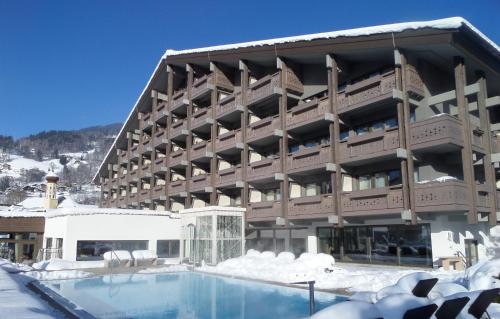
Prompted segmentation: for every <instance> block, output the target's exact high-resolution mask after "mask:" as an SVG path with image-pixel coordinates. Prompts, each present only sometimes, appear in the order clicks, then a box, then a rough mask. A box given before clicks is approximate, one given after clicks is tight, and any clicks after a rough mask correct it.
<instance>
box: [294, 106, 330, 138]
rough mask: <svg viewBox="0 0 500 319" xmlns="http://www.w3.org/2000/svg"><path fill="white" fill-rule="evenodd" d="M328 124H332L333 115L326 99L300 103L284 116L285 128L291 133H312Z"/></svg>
mask: <svg viewBox="0 0 500 319" xmlns="http://www.w3.org/2000/svg"><path fill="white" fill-rule="evenodd" d="M330 122H333V114H332V113H331V112H330V109H329V103H328V98H323V99H313V100H312V101H310V102H306V103H301V104H299V105H297V106H295V107H293V108H292V109H290V110H289V111H288V112H287V114H286V126H287V129H288V131H290V132H291V133H295V132H296V133H302V132H306V131H314V130H315V129H317V128H319V127H321V126H322V124H323V126H324V125H325V124H328V123H330Z"/></svg>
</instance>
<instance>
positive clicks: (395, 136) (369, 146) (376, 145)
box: [339, 128, 399, 166]
mask: <svg viewBox="0 0 500 319" xmlns="http://www.w3.org/2000/svg"><path fill="white" fill-rule="evenodd" d="M398 148H399V133H398V129H397V128H392V129H388V130H380V131H377V132H371V133H367V134H364V135H358V136H351V137H349V138H348V139H347V141H342V142H341V143H340V149H339V151H340V160H341V163H342V164H345V165H353V166H357V165H364V164H368V163H372V162H376V161H380V160H382V159H388V158H395V157H396V154H397V149H398Z"/></svg>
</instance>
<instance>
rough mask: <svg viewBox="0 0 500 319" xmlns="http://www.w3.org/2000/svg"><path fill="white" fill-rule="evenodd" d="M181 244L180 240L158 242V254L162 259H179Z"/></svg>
mask: <svg viewBox="0 0 500 319" xmlns="http://www.w3.org/2000/svg"><path fill="white" fill-rule="evenodd" d="M179 247H180V242H179V241H178V240H158V241H156V254H157V255H158V257H160V258H177V257H179Z"/></svg>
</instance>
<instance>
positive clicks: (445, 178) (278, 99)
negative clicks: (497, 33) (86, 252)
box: [95, 18, 500, 266]
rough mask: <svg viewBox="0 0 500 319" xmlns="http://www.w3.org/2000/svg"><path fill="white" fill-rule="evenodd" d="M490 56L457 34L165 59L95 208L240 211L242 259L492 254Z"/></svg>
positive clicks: (302, 39) (395, 28)
mask: <svg viewBox="0 0 500 319" xmlns="http://www.w3.org/2000/svg"><path fill="white" fill-rule="evenodd" d="M499 83H500V54H499V48H498V47H497V46H496V45H495V44H494V43H492V42H491V41H489V40H488V39H487V38H486V37H484V36H483V35H482V34H481V33H480V32H479V31H477V29H475V28H474V27H473V26H471V25H470V24H468V22H466V21H465V20H463V19H461V18H451V19H443V20H437V21H430V22H420V23H402V24H395V25H388V26H380V27H371V28H363V29H354V30H346V31H339V32H330V33H321V34H313V35H308V36H299V37H290V38H282V39H274V40H267V41H259V42H247V43H240V44H235V45H224V46H217V47H208V48H201V49H194V50H184V51H171V50H168V51H167V53H166V54H165V55H164V56H163V57H162V59H161V60H160V62H159V64H158V65H157V67H156V69H155V70H154V73H153V75H152V76H151V79H150V80H149V82H148V83H147V85H146V87H145V89H144V91H143V92H142V94H141V95H140V97H139V99H138V100H137V103H136V105H134V107H133V109H132V111H131V113H130V115H129V117H128V119H127V121H126V123H125V124H124V126H123V128H122V130H121V132H120V134H119V136H118V137H117V138H116V140H115V143H114V144H113V146H112V148H111V150H110V151H109V153H108V155H107V157H106V159H105V160H104V162H103V164H102V165H101V167H100V169H99V172H98V173H97V175H96V177H95V182H97V183H100V184H101V186H102V198H101V206H102V207H118V208H135V209H151V210H171V211H179V210H181V209H184V208H191V207H193V208H196V207H203V206H212V205H213V206H215V205H218V206H238V207H243V208H245V209H246V213H245V219H246V222H245V225H246V248H247V249H248V248H255V249H259V250H274V251H276V252H279V251H285V250H288V251H292V252H294V253H296V254H299V253H301V252H304V251H309V252H325V253H330V254H332V255H334V256H335V257H336V258H338V259H341V260H344V261H354V262H372V263H391V264H401V265H422V266H432V265H437V264H439V263H440V262H441V261H443V260H447V261H448V262H449V261H450V260H451V261H453V258H459V259H460V258H466V259H467V261H468V262H469V263H472V262H474V260H475V259H476V258H477V257H478V256H479V257H482V256H485V255H487V254H488V253H490V252H489V251H488V250H489V249H490V248H489V247H490V246H489V245H490V244H491V243H490V237H489V235H490V230H491V229H492V228H493V227H494V226H495V225H497V221H498V218H499V216H498V213H497V211H498V207H499V206H500V202H499V200H498V199H497V194H498V193H497V184H496V182H497V175H498V171H497V167H498V163H499V162H500V143H499V142H500V140H499V139H498V137H497V134H496V133H497V132H499V131H500V97H499V95H500V84H499Z"/></svg>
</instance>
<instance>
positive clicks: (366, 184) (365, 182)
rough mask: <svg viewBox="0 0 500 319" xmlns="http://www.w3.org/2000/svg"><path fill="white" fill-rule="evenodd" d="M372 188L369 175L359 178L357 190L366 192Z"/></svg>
mask: <svg viewBox="0 0 500 319" xmlns="http://www.w3.org/2000/svg"><path fill="white" fill-rule="evenodd" d="M370 188H372V181H371V176H370V175H363V176H360V177H359V190H361V191H362V190H366V189H370Z"/></svg>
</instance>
